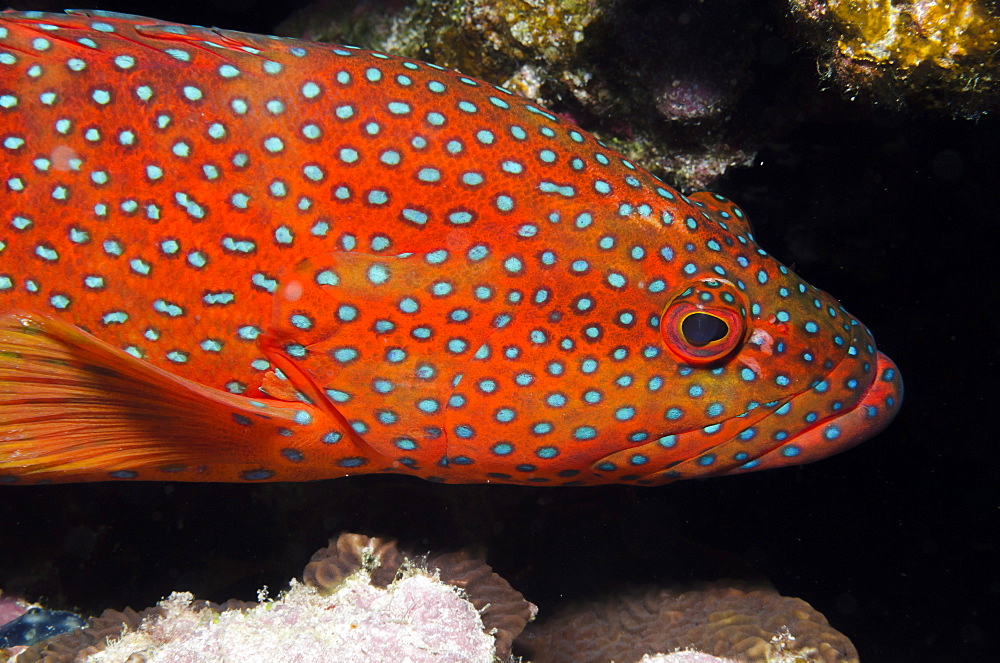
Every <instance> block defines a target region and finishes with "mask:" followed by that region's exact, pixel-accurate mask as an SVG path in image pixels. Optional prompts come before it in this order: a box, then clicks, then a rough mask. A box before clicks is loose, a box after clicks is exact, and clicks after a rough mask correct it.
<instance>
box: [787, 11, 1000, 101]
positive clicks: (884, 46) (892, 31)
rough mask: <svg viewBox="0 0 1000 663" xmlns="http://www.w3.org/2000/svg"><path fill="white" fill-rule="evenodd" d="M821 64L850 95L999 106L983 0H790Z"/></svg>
mask: <svg viewBox="0 0 1000 663" xmlns="http://www.w3.org/2000/svg"><path fill="white" fill-rule="evenodd" d="M790 5H791V8H792V11H793V12H794V14H795V15H796V17H797V18H798V19H799V21H800V23H801V24H802V25H803V26H805V27H806V32H807V33H808V34H809V36H810V38H811V39H812V41H813V42H814V43H815V45H816V48H817V49H818V50H819V52H820V68H821V70H824V71H826V72H827V73H828V74H829V75H830V76H831V77H832V78H833V79H834V80H836V81H837V82H838V83H839V84H840V85H842V86H843V87H844V89H845V91H846V92H847V93H848V94H849V95H851V96H852V97H853V96H856V95H859V94H860V95H865V96H870V97H873V98H874V99H875V100H877V101H878V102H881V103H884V104H888V105H890V106H893V107H896V106H907V107H911V108H924V109H930V110H936V111H943V112H944V113H946V114H954V115H960V116H961V115H964V116H969V117H976V116H978V115H980V114H982V113H985V112H989V111H996V109H997V108H998V107H1000V54H998V51H997V40H998V39H1000V16H998V15H997V8H996V3H995V2H990V1H987V0H919V1H917V2H911V1H908V0H892V1H890V0H790Z"/></svg>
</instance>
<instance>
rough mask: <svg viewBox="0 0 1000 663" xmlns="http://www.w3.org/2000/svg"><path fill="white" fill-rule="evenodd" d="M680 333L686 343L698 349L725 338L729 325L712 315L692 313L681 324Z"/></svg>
mask: <svg viewBox="0 0 1000 663" xmlns="http://www.w3.org/2000/svg"><path fill="white" fill-rule="evenodd" d="M681 332H683V333H684V338H685V339H686V340H687V342H688V343H690V344H691V345H693V346H695V347H696V348H700V347H703V346H706V345H708V344H709V343H711V342H712V341H718V340H719V339H722V338H725V337H726V334H728V333H729V325H727V324H726V323H725V322H723V321H722V320H720V319H719V318H717V317H715V316H714V315H708V314H707V313H692V314H691V315H689V316H688V317H686V318H684V322H682V323H681Z"/></svg>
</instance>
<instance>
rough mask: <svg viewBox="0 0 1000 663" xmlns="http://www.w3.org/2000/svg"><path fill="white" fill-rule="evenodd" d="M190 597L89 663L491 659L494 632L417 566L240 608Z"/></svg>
mask: <svg viewBox="0 0 1000 663" xmlns="http://www.w3.org/2000/svg"><path fill="white" fill-rule="evenodd" d="M192 599H193V597H192V596H191V595H190V594H184V593H174V594H172V595H171V596H170V597H169V598H167V599H166V600H164V601H162V602H161V603H160V608H161V609H162V610H163V613H164V614H163V615H162V616H159V617H157V618H153V619H147V620H145V621H144V622H143V623H142V625H141V626H140V627H139V629H138V630H136V631H130V632H126V633H125V634H123V635H122V637H121V638H119V639H117V640H114V641H112V642H111V643H110V644H109V645H108V646H107V647H106V648H105V649H104V650H103V651H101V652H99V653H96V654H94V655H92V656H90V657H89V658H88V659H87V663H125V661H129V662H135V661H144V662H148V663H175V662H176V663H181V662H182V661H188V660H192V657H194V659H195V660H199V661H222V660H228V659H233V658H235V657H237V656H238V657H239V658H242V659H247V660H259V661H278V660H281V661H290V662H297V661H302V662H303V663H305V662H309V663H335V662H336V663H353V662H358V663H361V662H362V661H373V660H374V661H389V660H393V659H395V658H399V657H403V656H405V657H406V658H407V659H408V660H411V661H414V663H417V662H420V661H427V662H430V661H442V662H451V663H479V662H481V663H492V661H493V638H491V637H490V636H489V635H487V634H486V633H484V632H483V630H482V622H481V621H480V619H479V615H478V613H477V612H476V610H475V608H473V607H472V606H471V605H470V604H469V603H468V602H467V601H465V600H464V599H462V598H461V597H460V596H459V594H458V592H457V591H456V590H455V589H454V588H451V587H448V586H447V585H444V584H442V583H441V582H440V581H438V580H437V579H435V578H434V577H433V576H432V575H429V574H427V573H425V572H421V571H416V570H415V571H413V572H412V573H407V574H404V575H403V577H401V578H399V579H398V580H397V581H396V582H394V583H392V585H390V586H389V587H388V588H385V589H383V588H379V587H376V586H374V585H373V584H371V582H370V577H369V576H368V574H367V573H366V572H364V571H362V572H360V573H357V574H354V575H353V576H351V577H350V578H348V579H347V580H346V581H345V582H344V583H342V584H341V585H340V587H339V588H338V589H337V590H336V591H335V592H333V593H332V594H330V595H328V596H323V595H321V594H320V592H319V591H317V590H316V589H315V588H312V587H308V586H306V585H301V584H298V583H296V582H293V583H292V587H291V589H289V590H288V591H287V592H285V594H284V595H283V596H282V597H281V598H279V599H277V600H275V601H263V602H261V603H260V605H258V606H256V607H254V608H251V609H250V610H247V611H246V612H242V611H239V610H228V611H224V612H221V613H217V612H215V611H214V610H211V609H205V608H202V609H200V610H199V609H198V608H197V606H195V605H194V604H193V603H192Z"/></svg>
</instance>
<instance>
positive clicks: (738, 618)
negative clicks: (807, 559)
mask: <svg viewBox="0 0 1000 663" xmlns="http://www.w3.org/2000/svg"><path fill="white" fill-rule="evenodd" d="M517 646H518V647H519V648H522V649H523V650H524V651H525V653H526V654H527V655H528V657H529V658H530V660H531V661H532V663H562V662H567V663H568V662H572V663H607V662H608V661H611V660H614V661H619V662H622V663H626V662H630V661H638V660H639V659H640V658H642V656H643V655H645V654H653V653H656V652H666V651H671V650H675V649H681V648H689V647H690V648H694V649H697V650H700V651H703V652H707V653H709V654H713V655H715V656H720V657H726V658H734V659H737V660H739V661H746V662H748V663H764V662H768V663H777V662H778V661H789V662H791V661H795V662H797V663H798V662H802V663H805V662H813V663H857V661H858V653H857V650H855V648H854V645H852V644H851V642H850V640H848V639H847V637H846V636H844V635H843V634H841V633H839V632H838V631H836V630H835V629H834V628H832V627H831V626H830V625H829V623H828V622H827V621H826V618H825V617H823V615H821V614H820V613H819V612H817V611H816V610H815V609H813V607H812V606H810V605H809V604H808V603H806V602H805V601H803V600H801V599H796V598H791V597H786V596H781V595H779V594H778V593H777V592H775V591H774V590H773V589H769V588H768V589H752V590H751V589H740V588H737V587H733V586H731V585H723V584H721V583H719V584H715V585H710V586H707V587H705V588H702V589H697V590H692V591H685V592H676V591H672V590H668V589H656V590H649V591H643V592H633V593H631V594H621V595H616V596H612V597H610V598H608V599H605V600H602V601H590V602H587V603H581V604H576V605H574V606H569V607H567V608H566V609H564V610H563V611H562V612H561V613H560V614H559V615H557V616H556V617H554V618H553V619H550V620H547V621H544V622H542V623H538V624H534V625H529V627H528V628H527V629H526V630H525V632H524V633H523V634H522V635H521V636H520V637H519V638H518V639H517Z"/></svg>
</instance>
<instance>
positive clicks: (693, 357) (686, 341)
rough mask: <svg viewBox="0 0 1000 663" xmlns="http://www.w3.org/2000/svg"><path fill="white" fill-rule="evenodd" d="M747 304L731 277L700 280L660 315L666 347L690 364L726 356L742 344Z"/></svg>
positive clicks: (682, 292) (698, 364) (711, 360)
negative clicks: (726, 279) (730, 280)
mask: <svg viewBox="0 0 1000 663" xmlns="http://www.w3.org/2000/svg"><path fill="white" fill-rule="evenodd" d="M747 328H748V324H747V307H746V304H745V300H744V299H743V295H742V294H741V293H740V292H739V291H738V290H737V289H736V288H735V287H734V286H733V285H732V284H731V283H729V282H728V281H722V280H707V281H699V282H697V283H695V284H693V285H691V286H689V287H688V288H686V289H685V290H683V291H681V292H680V293H678V294H677V295H676V296H675V297H674V298H673V299H671V300H670V302H669V303H668V304H667V306H666V309H665V310H664V312H663V315H662V316H661V318H660V333H661V335H662V336H663V341H664V343H666V345H667V348H668V349H669V350H670V351H671V352H672V353H673V354H674V356H676V357H677V358H678V359H679V360H681V361H682V362H684V363H687V364H693V365H696V366H704V365H706V364H713V363H716V362H720V361H722V360H724V359H725V358H726V357H728V356H730V355H731V354H732V353H733V352H734V350H736V349H737V348H738V347H740V346H741V345H742V344H743V340H744V338H745V336H746V330H747Z"/></svg>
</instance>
